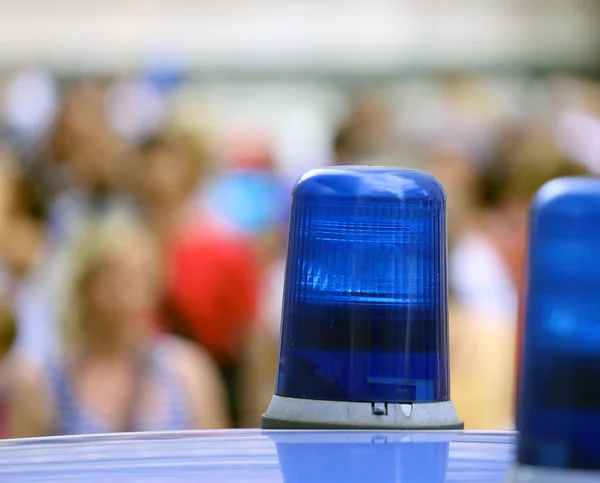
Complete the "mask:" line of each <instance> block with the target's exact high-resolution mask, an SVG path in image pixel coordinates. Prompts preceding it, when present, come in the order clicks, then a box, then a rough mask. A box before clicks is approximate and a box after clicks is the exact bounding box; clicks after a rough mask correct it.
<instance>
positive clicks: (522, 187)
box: [450, 133, 587, 323]
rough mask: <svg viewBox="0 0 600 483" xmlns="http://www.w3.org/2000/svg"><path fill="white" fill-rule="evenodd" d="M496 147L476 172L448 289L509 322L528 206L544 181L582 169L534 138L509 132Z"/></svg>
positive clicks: (461, 301) (513, 310) (463, 301)
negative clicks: (470, 210) (470, 215)
mask: <svg viewBox="0 0 600 483" xmlns="http://www.w3.org/2000/svg"><path fill="white" fill-rule="evenodd" d="M515 136H516V137H515ZM501 143H502V144H501V145H500V146H499V148H498V153H497V156H496V159H494V160H493V161H492V162H490V163H486V164H482V165H481V166H480V167H479V168H477V170H476V181H475V183H474V186H473V188H474V199H475V206H476V210H477V212H476V213H474V217H473V220H472V223H471V226H470V227H467V229H466V230H465V231H464V232H463V234H462V235H461V236H460V237H459V239H458V240H457V243H456V244H455V246H454V248H453V250H452V253H451V256H450V277H451V278H450V284H451V288H452V291H453V294H454V296H455V297H456V301H457V302H458V303H459V304H461V305H462V306H466V307H471V308H472V309H474V310H478V311H482V312H483V313H488V314H490V315H492V316H493V317H494V318H495V317H500V318H506V319H510V320H512V321H513V322H512V323H514V322H515V321H516V313H517V306H518V296H517V292H518V287H519V284H520V278H521V275H522V273H521V271H522V265H523V257H524V253H525V240H526V230H527V213H528V209H529V202H530V200H531V198H532V197H533V195H534V194H535V192H536V190H537V189H538V188H539V187H540V186H541V185H542V184H543V183H544V182H546V181H547V180H550V179H552V178H554V177H557V176H564V175H571V174H582V173H587V170H586V168H585V167H583V166H581V165H580V164H576V163H573V162H571V161H568V160H566V159H564V158H563V157H562V156H561V155H559V154H558V153H557V151H556V149H555V148H554V147H553V142H552V140H551V139H548V138H546V137H538V136H537V135H536V134H534V133H531V134H527V135H526V134H524V133H522V134H518V133H508V134H507V135H506V138H505V139H503V140H502V141H501Z"/></svg>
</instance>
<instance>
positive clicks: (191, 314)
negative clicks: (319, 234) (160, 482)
mask: <svg viewBox="0 0 600 483" xmlns="http://www.w3.org/2000/svg"><path fill="white" fill-rule="evenodd" d="M198 146H199V144H198V142H197V140H195V139H192V138H190V137H189V136H187V135H184V134H180V133H167V134H165V135H163V136H159V137H156V138H153V139H150V140H149V141H147V142H146V143H145V144H144V146H143V147H142V154H143V166H142V180H141V192H142V199H143V203H144V209H145V211H146V214H147V219H148V222H149V224H150V226H151V227H152V228H153V230H154V232H155V233H156V234H157V236H158V237H159V239H160V240H161V244H162V249H163V254H164V257H165V264H166V275H165V280H166V281H165V284H166V297H165V304H164V309H165V315H166V324H167V328H168V329H169V330H171V331H172V332H174V333H176V334H179V335H182V336H185V337H186V338H188V339H190V340H192V341H194V342H196V343H197V344H199V345H200V346H202V347H204V348H206V350H208V351H209V353H210V354H211V355H212V356H213V357H214V358H215V360H216V362H217V364H218V366H219V369H220V371H221V375H222V377H223V380H224V381H225V384H226V388H227V394H228V401H229V408H230V418H231V420H232V422H233V424H234V425H235V426H238V425H239V424H240V418H241V416H240V414H241V411H242V410H241V404H242V402H241V398H240V397H239V391H240V371H241V370H242V366H241V364H242V361H241V355H242V354H243V351H244V349H243V347H244V344H245V343H246V338H247V337H246V335H247V333H248V331H249V330H250V327H251V325H252V324H253V323H254V321H255V320H256V311H257V303H258V302H257V299H258V290H259V288H258V287H259V281H260V278H261V274H260V266H259V262H258V259H257V256H258V255H257V253H256V245H255V243H254V241H253V240H252V239H250V238H249V237H247V236H243V235H242V234H240V233H237V232H235V231H232V230H231V229H229V228H228V227H227V226H226V225H224V224H223V223H221V222H220V221H219V220H217V219H216V218H215V217H214V216H212V214H211V213H210V212H209V211H208V210H202V209H200V210H198V209H197V208H196V207H195V203H194V201H195V200H194V194H195V193H196V190H197V186H198V185H199V183H200V181H201V178H202V177H203V174H204V173H205V166H206V164H205V163H206V162H207V160H206V159H204V156H206V154H205V151H204V149H203V148H202V147H198Z"/></svg>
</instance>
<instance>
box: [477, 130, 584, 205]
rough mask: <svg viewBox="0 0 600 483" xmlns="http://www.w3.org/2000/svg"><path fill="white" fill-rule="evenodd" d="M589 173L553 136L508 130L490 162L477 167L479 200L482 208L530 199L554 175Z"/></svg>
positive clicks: (526, 201) (528, 200)
mask: <svg viewBox="0 0 600 483" xmlns="http://www.w3.org/2000/svg"><path fill="white" fill-rule="evenodd" d="M586 174H589V173H588V170H587V169H586V168H585V167H583V166H581V165H580V164H577V163H574V162H573V161H571V160H569V159H567V158H565V157H564V156H562V155H561V154H560V153H559V152H558V151H557V150H556V149H555V147H554V145H553V143H552V142H551V140H548V139H543V138H542V139H537V138H535V137H529V138H527V137H525V136H522V135H520V134H518V133H515V132H511V133H507V134H506V135H505V136H504V137H503V138H502V139H501V142H500V143H499V146H498V147H497V150H496V154H495V157H494V158H493V159H492V160H491V162H489V163H484V164H483V165H482V166H480V167H479V169H478V170H477V188H476V202H477V204H478V205H479V207H480V208H483V209H495V208H499V207H501V206H502V205H503V204H504V203H506V202H509V201H517V202H521V203H529V202H530V201H531V199H532V198H533V197H534V195H535V193H536V192H537V191H538V190H539V189H540V188H541V187H542V185H543V184H545V183H546V182H548V181H550V180H551V179H554V178H558V177H562V176H582V175H586Z"/></svg>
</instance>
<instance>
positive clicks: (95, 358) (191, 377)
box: [9, 213, 227, 437]
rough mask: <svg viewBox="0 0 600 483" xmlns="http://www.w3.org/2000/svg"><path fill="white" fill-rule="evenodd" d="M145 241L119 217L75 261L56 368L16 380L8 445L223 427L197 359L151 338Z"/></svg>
mask: <svg viewBox="0 0 600 483" xmlns="http://www.w3.org/2000/svg"><path fill="white" fill-rule="evenodd" d="M157 261H158V257H157V254H156V253H155V249H154V245H153V242H152V237H151V236H150V235H149V233H147V232H146V231H145V229H143V228H142V227H141V226H139V225H137V224H136V222H135V221H134V220H133V219H132V218H131V217H129V216H124V215H122V214H120V213H116V214H111V216H109V217H108V218H106V219H104V220H102V221H101V222H99V223H98V224H96V225H94V226H93V227H91V228H89V230H88V231H86V233H85V235H84V236H83V238H82V239H81V240H80V241H79V244H78V245H77V248H76V251H75V253H74V254H73V270H72V274H71V277H72V278H71V280H70V284H71V287H72V294H71V311H70V313H69V318H68V319H67V324H66V326H65V338H64V342H65V344H64V347H63V348H62V349H63V350H62V351H61V353H60V355H59V356H58V357H57V359H56V361H54V362H53V363H51V364H48V365H47V366H46V367H44V368H42V369H41V370H40V371H37V372H34V373H32V374H30V376H29V377H27V378H21V379H19V380H18V381H16V385H15V388H14V391H13V394H12V395H11V396H12V397H11V407H10V412H11V415H10V421H11V427H10V428H9V429H10V430H9V435H10V436H11V437H24V436H43V435H52V434H89V433H105V432H119V431H148V430H182V429H193V428H222V427H226V426H227V416H226V414H224V411H223V408H224V400H223V389H222V387H221V382H220V380H219V377H218V373H217V372H216V369H215V366H214V364H213V362H212V360H211V358H210V356H208V354H207V353H206V352H205V351H202V350H200V349H198V348H197V347H194V346H192V345H190V344H188V343H186V342H185V341H183V340H180V339H177V338H175V337H173V336H169V335H165V334H163V333H161V332H160V331H159V330H157V327H158V325H157V321H156V320H155V313H156V309H157V302H158V294H159V291H160V285H159V279H160V277H159V271H160V268H159V265H158V263H157Z"/></svg>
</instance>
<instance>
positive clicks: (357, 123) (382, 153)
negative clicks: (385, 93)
mask: <svg viewBox="0 0 600 483" xmlns="http://www.w3.org/2000/svg"><path fill="white" fill-rule="evenodd" d="M395 141H396V140H395V136H394V130H393V123H392V119H391V113H390V111H389V110H388V108H387V106H386V105H385V104H384V102H383V100H382V99H380V98H379V97H378V96H375V95H367V96H362V97H360V98H358V100H357V101H355V103H354V105H353V106H352V107H351V111H350V114H349V116H348V117H347V118H346V119H345V121H344V122H343V123H342V125H341V126H340V128H339V130H338V132H337V134H336V135H335V137H334V140H333V160H332V163H333V164H334V165H346V164H378V162H383V164H388V163H389V158H390V157H394V156H392V155H393V154H395V151H396V146H395V144H396V142H395Z"/></svg>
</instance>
